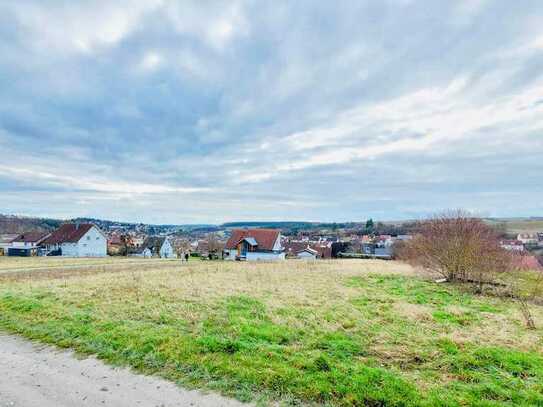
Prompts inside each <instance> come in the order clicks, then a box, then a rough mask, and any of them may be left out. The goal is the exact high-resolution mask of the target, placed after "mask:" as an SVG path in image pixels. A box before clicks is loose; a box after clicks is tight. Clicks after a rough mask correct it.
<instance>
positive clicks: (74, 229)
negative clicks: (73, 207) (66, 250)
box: [43, 223, 94, 244]
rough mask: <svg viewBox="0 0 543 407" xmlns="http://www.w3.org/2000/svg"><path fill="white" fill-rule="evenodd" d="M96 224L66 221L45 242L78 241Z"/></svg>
mask: <svg viewBox="0 0 543 407" xmlns="http://www.w3.org/2000/svg"><path fill="white" fill-rule="evenodd" d="M93 226H94V225H93V224H92V223H80V224H79V225H77V224H75V223H65V224H64V225H61V226H60V227H59V228H58V229H57V230H55V231H54V232H53V233H51V235H50V236H49V237H48V238H47V239H45V240H44V241H43V244H59V243H77V242H79V240H80V239H81V238H82V237H83V236H84V235H85V233H87V232H88V231H89V230H90V229H91V228H92V227H93Z"/></svg>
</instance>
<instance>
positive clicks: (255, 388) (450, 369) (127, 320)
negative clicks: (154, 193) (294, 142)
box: [0, 258, 543, 406]
mask: <svg viewBox="0 0 543 407" xmlns="http://www.w3.org/2000/svg"><path fill="white" fill-rule="evenodd" d="M42 260H47V261H50V262H51V263H50V264H47V265H46V267H44V264H43V263H41V264H40V263H39V262H41V261H42ZM25 262H26V263H25ZM85 264H86V265H87V266H88V268H86V267H84V265H85ZM73 266H77V267H75V268H74V267H73ZM532 309H533V313H534V317H535V320H536V324H537V327H538V328H537V329H536V330H529V329H527V328H526V327H525V325H524V321H523V318H522V315H521V313H520V312H519V310H518V307H517V306H516V304H514V303H512V302H510V301H508V300H502V299H499V298H497V297H494V296H492V295H476V294H474V293H472V292H471V291H469V290H468V289H466V288H465V287H460V286H455V285H452V284H436V283H435V282H433V281H432V280H431V279H429V278H427V277H426V276H424V275H422V274H420V273H419V272H417V271H416V270H414V269H412V268H411V267H410V266H408V265H405V264H403V263H399V262H392V261H391V262H384V261H378V260H342V261H318V262H302V261H295V260H293V261H286V262H281V263H239V262H236V263H228V262H201V261H194V262H192V263H191V262H189V263H188V264H183V263H181V262H175V261H174V262H172V261H149V260H137V261H134V260H132V261H130V259H121V260H117V259H104V260H73V259H72V260H66V259H57V260H49V259H25V260H21V259H18V260H17V261H15V260H9V259H8V258H0V329H2V330H5V331H8V332H12V333H17V334H20V335H23V336H25V337H28V338H31V339H35V340H39V341H42V342H46V343H52V344H55V345H57V346H60V347H68V348H73V349H75V350H76V351H78V352H81V353H82V354H95V355H97V356H98V357H99V358H101V359H103V360H105V361H107V362H109V363H111V364H114V365H128V366H131V367H132V368H133V369H135V370H136V371H139V372H143V373H148V374H155V375H159V376H162V377H165V378H167V379H169V380H172V381H175V382H177V383H179V384H180V385H183V386H186V387H191V388H202V389H209V390H214V391H219V392H221V393H223V394H226V395H230V396H233V397H236V398H238V399H240V400H243V401H253V402H256V403H257V404H263V405H267V404H272V403H279V404H285V405H330V406H362V405H369V406H389V405H390V406H440V405H441V406H466V405H473V406H501V405H503V406H513V405H515V406H517V405H526V406H533V405H543V351H542V349H543V306H539V305H533V306H532Z"/></svg>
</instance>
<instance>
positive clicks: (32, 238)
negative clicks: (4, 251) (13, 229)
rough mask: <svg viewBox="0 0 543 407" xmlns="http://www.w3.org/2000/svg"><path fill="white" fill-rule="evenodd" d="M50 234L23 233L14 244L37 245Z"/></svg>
mask: <svg viewBox="0 0 543 407" xmlns="http://www.w3.org/2000/svg"><path fill="white" fill-rule="evenodd" d="M47 235H48V233H45V232H26V233H21V234H20V235H19V236H17V237H16V238H15V239H13V240H12V242H26V243H37V242H39V241H40V240H42V239H43V238H45V237H46V236H47Z"/></svg>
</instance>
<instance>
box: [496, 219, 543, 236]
mask: <svg viewBox="0 0 543 407" xmlns="http://www.w3.org/2000/svg"><path fill="white" fill-rule="evenodd" d="M487 222H488V223H489V224H492V225H499V224H503V225H504V226H505V230H506V232H507V233H510V234H517V233H537V232H543V220H536V219H492V220H490V219H487Z"/></svg>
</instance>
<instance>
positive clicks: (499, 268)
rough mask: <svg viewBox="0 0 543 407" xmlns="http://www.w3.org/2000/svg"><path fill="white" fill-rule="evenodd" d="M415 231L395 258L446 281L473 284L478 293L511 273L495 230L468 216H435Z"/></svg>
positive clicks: (455, 213) (452, 213)
mask: <svg viewBox="0 0 543 407" xmlns="http://www.w3.org/2000/svg"><path fill="white" fill-rule="evenodd" d="M417 231H418V233H417V234H416V236H415V237H414V238H413V239H412V240H411V241H408V242H406V243H405V244H404V245H403V247H402V248H401V249H400V253H399V257H400V258H401V259H403V260H406V261H407V262H409V263H411V264H413V265H416V266H421V267H423V268H424V269H427V270H430V271H432V272H436V273H438V274H440V275H442V276H443V277H444V278H445V279H447V281H463V282H470V283H474V284H475V285H476V286H477V287H478V289H479V290H482V288H483V285H484V284H486V283H493V282H494V281H495V278H496V277H497V275H499V274H501V273H505V272H507V271H509V270H510V269H511V264H512V263H511V256H510V254H509V253H508V252H507V251H506V250H504V249H503V248H501V247H500V245H499V241H498V238H497V234H496V231H495V229H494V228H492V227H490V226H488V225H487V224H485V223H484V222H483V221H482V220H481V219H479V218H477V217H474V216H472V215H471V214H469V213H468V212H465V211H463V210H455V211H448V212H445V213H442V214H439V215H436V216H434V217H432V218H431V219H428V220H425V221H422V222H420V223H419V225H418V228H417Z"/></svg>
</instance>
